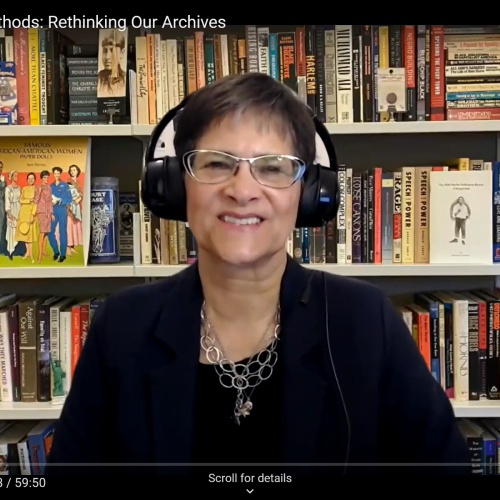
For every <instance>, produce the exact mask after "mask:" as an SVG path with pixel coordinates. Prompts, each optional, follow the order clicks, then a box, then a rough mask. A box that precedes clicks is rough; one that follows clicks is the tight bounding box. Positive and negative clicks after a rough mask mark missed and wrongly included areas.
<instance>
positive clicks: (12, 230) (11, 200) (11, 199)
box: [5, 170, 21, 260]
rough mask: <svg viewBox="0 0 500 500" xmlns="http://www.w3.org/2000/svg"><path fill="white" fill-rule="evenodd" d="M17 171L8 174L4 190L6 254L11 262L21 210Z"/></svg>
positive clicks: (15, 246) (15, 245)
mask: <svg viewBox="0 0 500 500" xmlns="http://www.w3.org/2000/svg"><path fill="white" fill-rule="evenodd" d="M18 176H19V174H18V172H17V170H11V171H10V172H9V181H10V184H9V185H8V186H7V187H6V188H5V213H6V214H7V234H6V238H7V254H8V256H9V259H10V260H12V257H13V256H14V252H15V251H16V248H17V245H18V242H19V240H17V239H16V228H17V218H18V217H19V211H20V210H21V188H20V187H19V184H18V183H17V179H18Z"/></svg>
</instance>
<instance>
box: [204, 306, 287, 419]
mask: <svg viewBox="0 0 500 500" xmlns="http://www.w3.org/2000/svg"><path fill="white" fill-rule="evenodd" d="M200 315H201V326H202V329H203V334H202V336H201V338H200V345H201V348H202V349H203V350H204V351H205V354H206V357H207V360H208V362H209V363H210V364H212V365H213V366H214V368H215V371H216V373H217V375H218V376H219V381H220V383H221V385H222V386H223V387H225V388H226V389H231V388H233V389H236V403H235V407H234V420H235V422H236V423H237V424H238V425H240V417H247V416H248V415H250V411H251V410H252V408H253V403H252V401H251V399H250V398H251V397H252V394H253V391H254V390H255V388H256V387H257V386H258V385H259V384H260V383H261V382H263V381H264V380H268V379H269V378H271V375H272V374H273V369H274V366H275V365H276V362H277V361H278V353H277V352H276V347H277V346H278V337H279V333H280V307H279V305H278V307H277V309H276V315H275V316H274V317H273V318H272V319H271V321H270V322H269V325H267V327H266V330H265V331H264V335H263V338H264V337H265V336H266V334H267V332H268V331H269V328H270V327H271V325H272V323H273V322H275V323H276V326H275V328H274V331H273V335H272V337H271V338H272V341H271V343H270V344H269V345H268V346H267V347H266V348H265V349H263V350H262V351H260V352H259V353H257V354H255V355H253V356H252V357H251V358H250V359H249V360H248V362H247V363H246V364H244V363H235V362H234V361H231V360H230V359H228V358H227V356H226V355H225V353H224V351H223V349H222V344H221V342H220V340H219V339H218V338H217V334H216V333H215V330H214V328H213V326H212V324H211V323H210V322H209V321H208V318H207V314H206V310H205V302H203V306H202V308H201V313H200ZM216 343H218V344H219V345H220V346H221V347H220V348H219V347H217V346H216ZM249 389H251V390H252V392H251V393H250V395H247V393H246V392H245V391H248V390H249Z"/></svg>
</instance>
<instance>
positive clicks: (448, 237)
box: [429, 170, 493, 264]
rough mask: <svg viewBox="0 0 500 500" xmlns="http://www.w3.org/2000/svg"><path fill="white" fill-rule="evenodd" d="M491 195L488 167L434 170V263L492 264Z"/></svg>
mask: <svg viewBox="0 0 500 500" xmlns="http://www.w3.org/2000/svg"><path fill="white" fill-rule="evenodd" d="M491 197H492V175H491V172H490V171H488V170H468V171H448V172H438V171H436V172H431V180H430V203H429V205H430V218H429V224H430V228H429V242H430V263H431V264H491V262H492V245H493V233H492V229H491V228H492V227H493V222H492V198H491Z"/></svg>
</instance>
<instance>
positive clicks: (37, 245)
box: [0, 137, 90, 267]
mask: <svg viewBox="0 0 500 500" xmlns="http://www.w3.org/2000/svg"><path fill="white" fill-rule="evenodd" d="M89 179H90V139H88V138H82V137H45V138H37V139H26V138H8V139H7V138H5V139H0V267H36V266H84V265H86V264H87V257H88V241H89V235H90V219H89V213H90V182H89Z"/></svg>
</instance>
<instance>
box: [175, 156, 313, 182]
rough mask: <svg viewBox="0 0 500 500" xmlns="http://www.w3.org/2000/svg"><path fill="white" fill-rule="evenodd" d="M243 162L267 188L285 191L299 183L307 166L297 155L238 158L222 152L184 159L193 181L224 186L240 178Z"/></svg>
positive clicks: (185, 157) (184, 157)
mask: <svg viewBox="0 0 500 500" xmlns="http://www.w3.org/2000/svg"><path fill="white" fill-rule="evenodd" d="M241 161H247V162H248V163H249V164H250V172H251V173H252V176H253V178H254V179H255V180H256V181H257V182H258V183H259V184H262V185H263V186H267V187H271V188H275V189H283V188H287V187H290V186H291V185H292V184H294V183H295V182H297V181H298V180H299V179H300V178H301V177H302V175H303V174H304V172H305V169H306V164H305V163H304V162H303V161H302V160H301V159H300V158H296V157H295V156H289V155H264V156H257V157H256V158H238V157H237V156H233V155H230V154H228V153H222V152H220V151H210V150H195V151H189V152H188V153H186V154H185V155H184V156H183V162H184V167H185V168H186V170H187V172H188V173H189V175H191V177H193V179H195V180H197V181H198V182H201V183H203V184H220V183H222V182H225V181H227V180H229V179H230V178H231V177H232V176H233V175H236V173H237V172H238V169H239V165H240V162H241Z"/></svg>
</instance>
